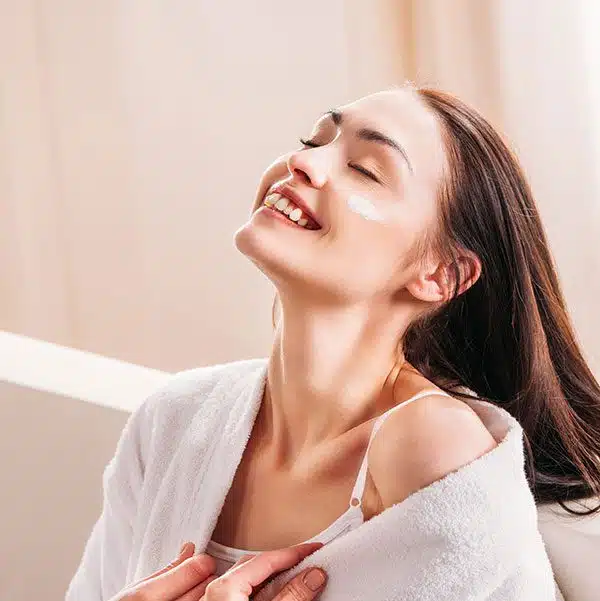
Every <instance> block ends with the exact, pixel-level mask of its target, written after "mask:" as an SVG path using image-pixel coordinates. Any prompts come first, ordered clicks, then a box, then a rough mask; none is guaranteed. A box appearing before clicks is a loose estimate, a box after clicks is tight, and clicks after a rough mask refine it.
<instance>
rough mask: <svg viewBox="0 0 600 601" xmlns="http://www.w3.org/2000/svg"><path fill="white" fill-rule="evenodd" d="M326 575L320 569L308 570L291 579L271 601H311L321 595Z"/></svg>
mask: <svg viewBox="0 0 600 601" xmlns="http://www.w3.org/2000/svg"><path fill="white" fill-rule="evenodd" d="M326 583H327V574H326V573H325V572H324V571H323V570H321V569H320V568H308V569H306V570H304V571H302V572H300V574H297V575H296V576H294V578H292V579H291V580H290V581H289V582H288V583H287V584H286V585H285V586H284V587H283V588H282V589H281V590H280V591H279V593H277V595H275V597H274V598H273V599H272V601H312V600H313V599H314V598H315V597H317V596H318V595H320V594H321V591H322V590H323V589H324V588H325V584H326Z"/></svg>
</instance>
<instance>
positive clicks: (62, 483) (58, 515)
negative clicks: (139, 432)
mask: <svg viewBox="0 0 600 601" xmlns="http://www.w3.org/2000/svg"><path fill="white" fill-rule="evenodd" d="M0 398H1V399H2V402H0V423H2V424H10V427H7V428H3V431H2V436H0V456H1V457H2V461H1V462H0V481H1V482H2V493H1V495H0V532H1V533H2V536H1V537H0V557H2V561H1V562H0V599H2V600H3V601H4V600H6V601H8V600H9V599H15V600H17V599H18V600H19V601H21V600H22V601H26V600H30V599H48V600H50V599H52V600H56V601H57V600H59V599H63V598H64V594H65V591H66V589H67V586H68V583H69V582H70V579H71V577H72V576H73V573H74V572H75V568H76V566H77V565H78V564H79V561H80V559H81V555H82V552H83V546H84V544H85V541H86V540H87V538H88V536H89V534H90V531H91V528H92V524H93V523H94V522H95V521H96V519H97V518H98V516H99V515H100V510H101V508H102V481H101V478H102V472H103V470H104V467H105V465H106V463H107V462H108V460H109V459H110V457H111V456H112V455H113V453H114V449H115V447H116V444H117V440H118V438H119V434H120V432H121V430H122V428H123V426H124V425H125V421H126V419H127V416H128V413H127V412H124V411H119V410H117V409H108V408H106V407H102V406H100V405H93V404H90V403H82V402H80V401H78V400H76V399H73V398H70V397H66V396H62V395H53V394H50V393H47V392H43V391H38V390H34V389H31V388H27V387H25V386H18V385H16V384H8V383H4V382H0ZM82 601H84V600H82Z"/></svg>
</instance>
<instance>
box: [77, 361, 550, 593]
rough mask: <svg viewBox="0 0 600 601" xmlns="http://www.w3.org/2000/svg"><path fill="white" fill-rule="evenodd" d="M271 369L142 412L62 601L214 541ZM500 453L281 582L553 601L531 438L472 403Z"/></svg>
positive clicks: (178, 378) (177, 388)
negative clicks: (305, 577)
mask: <svg viewBox="0 0 600 601" xmlns="http://www.w3.org/2000/svg"><path fill="white" fill-rule="evenodd" d="M266 371H267V362H266V360H264V359H256V360H250V361H240V362H235V363H229V364H224V365H217V366H211V367H203V368H198V369H194V370H188V371H185V372H180V373H179V374H176V375H175V376H173V377H172V378H171V379H170V380H169V382H168V383H167V384H166V385H165V387H164V388H163V389H161V390H160V391H158V392H157V393H156V394H155V395H152V396H151V397H150V398H149V399H147V400H146V401H144V402H143V403H142V405H141V406H140V407H139V408H138V409H137V410H136V411H134V413H133V414H132V415H131V416H130V418H129V419H128V421H127V424H126V426H125V428H124V430H123V433H122V435H121V438H120V440H119V443H118V445H117V450H116V453H115V455H114V457H113V458H112V460H111V461H110V463H109V464H108V465H107V467H106V469H105V471H104V475H103V491H104V495H103V509H102V513H101V515H100V517H99V518H98V520H97V522H96V523H95V525H94V527H93V530H92V532H91V534H90V537H89V539H88V541H87V543H86V545H85V549H84V553H83V557H82V560H81V563H80V565H79V567H78V569H77V571H76V573H75V575H74V577H73V579H72V581H71V584H70V586H69V590H68V592H67V595H66V600H67V601H107V600H108V599H110V598H111V597H112V596H113V595H115V594H116V593H117V592H118V591H120V590H121V589H123V587H124V586H125V585H126V584H128V583H130V582H132V581H134V580H137V579H139V578H142V577H144V576H147V575H149V574H150V573H152V572H154V571H156V570H157V569H159V568H161V567H163V566H165V565H166V564H168V563H169V562H170V561H172V560H173V559H174V558H175V557H176V556H177V554H178V552H179V548H180V546H181V544H182V543H183V542H185V541H187V540H190V541H192V542H194V543H195V544H196V549H197V552H202V551H203V550H204V549H205V548H206V545H207V543H208V541H209V540H210V538H211V534H212V532H213V530H214V528H215V525H216V522H217V519H218V516H219V514H220V511H221V507H222V506H223V503H224V501H225V497H226V495H227V492H228V490H229V488H230V486H231V483H232V481H233V477H234V475H235V472H236V469H237V467H238V465H239V462H240V460H241V457H242V454H243V451H244V448H245V446H246V444H247V442H248V439H249V437H250V433H251V430H252V426H253V424H254V420H255V418H256V415H257V413H258V409H259V407H260V403H261V400H262V395H263V391H264V386H265V382H266ZM469 403H470V405H471V406H472V407H473V409H474V410H475V411H477V413H478V414H479V415H480V416H481V419H482V420H483V422H484V423H485V424H486V426H487V427H488V429H489V430H490V432H491V433H492V435H493V436H494V437H495V439H496V440H497V442H498V443H499V444H498V446H497V447H496V448H494V449H493V450H492V451H490V452H488V453H486V454H485V455H484V456H482V457H480V458H479V459H477V460H475V461H473V462H472V463H470V464H468V465H466V466H464V467H462V468H460V469H459V470H457V471H455V472H453V473H451V474H449V475H447V476H445V477H444V478H442V479H441V480H438V481H437V482H434V483H433V484H431V485H429V486H427V487H426V488H424V489H422V490H420V491H418V492H416V493H414V494H412V495H410V496H409V497H408V498H407V499H405V500H404V501H402V502H401V503H399V504H397V505H394V506H392V507H390V508H389V509H386V510H385V511H383V512H382V513H381V514H379V515H378V516H376V517H375V518H373V519H371V520H369V521H368V522H366V523H365V524H363V525H362V526H360V527H359V528H357V529H356V530H353V531H351V532H349V533H347V534H345V535H344V536H342V537H341V538H339V539H337V540H334V541H333V542H331V543H330V544H328V545H326V546H324V547H323V548H322V549H320V550H319V551H317V552H316V553H313V554H312V555H311V556H310V557H309V558H307V559H306V560H304V561H303V562H302V563H301V564H300V565H299V566H297V568H294V569H293V570H291V571H289V572H288V573H286V574H284V575H282V576H280V577H278V578H276V579H275V580H274V581H273V582H272V583H271V584H270V585H268V586H267V587H266V588H265V589H263V591H262V592H261V594H260V597H259V601H264V600H265V599H267V598H268V596H269V595H270V594H272V593H273V592H274V591H275V590H277V588H278V586H279V585H280V584H281V583H282V582H283V581H284V580H286V579H287V578H288V577H289V576H290V575H291V574H293V573H295V572H297V571H298V570H300V569H302V568H303V567H306V566H308V565H319V566H322V567H324V568H325V569H326V570H327V572H328V575H329V581H328V585H327V587H326V589H325V591H324V593H323V594H322V596H321V599H322V601H417V600H418V601H442V600H444V601H484V600H485V601H553V600H554V599H555V594H556V593H555V584H554V579H553V574H552V569H551V566H550V562H549V559H548V556H547V554H546V551H545V547H544V543H543V540H542V538H541V535H540V533H539V531H538V527H537V511H536V506H535V503H534V500H533V497H532V495H531V492H530V490H529V487H528V485H527V481H526V478H525V472H524V453H523V437H522V429H521V427H520V425H519V423H518V422H517V421H516V420H515V419H514V418H513V417H512V416H510V415H509V414H508V413H507V412H506V411H504V410H503V409H500V408H498V407H496V406H495V405H491V404H489V403H486V402H483V401H472V402H469Z"/></svg>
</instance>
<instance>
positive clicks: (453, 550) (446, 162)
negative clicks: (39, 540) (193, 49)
mask: <svg viewBox="0 0 600 601" xmlns="http://www.w3.org/2000/svg"><path fill="white" fill-rule="evenodd" d="M235 244H236V247H237V248H238V249H239V250H240V251H241V253H243V254H244V255H245V256H246V257H247V258H248V259H249V260H251V261H252V262H253V263H254V264H255V265H256V266H257V267H258V268H259V269H260V270H261V271H262V272H263V273H264V274H265V275H266V276H267V277H268V278H269V279H270V280H271V281H272V282H273V284H274V285H275V287H276V289H277V298H278V302H279V306H280V315H279V319H278V321H277V323H276V328H275V335H274V341H273V347H272V351H271V354H270V357H269V358H268V359H267V360H263V359H260V360H256V361H245V362H236V363H230V364H226V365H219V366H213V367H208V368H202V369H199V370H191V371H189V372H183V373H181V374H179V375H178V376H177V377H176V378H175V379H174V380H173V381H172V383H171V384H170V385H168V386H167V387H166V388H165V389H164V390H162V391H161V392H160V393H158V394H157V395H156V396H154V397H152V398H151V399H149V400H148V401H147V402H146V403H145V404H144V405H143V406H142V407H141V408H140V410H139V411H137V412H135V413H134V415H133V416H132V418H131V420H130V422H128V426H127V428H126V431H125V432H124V434H123V437H122V441H121V442H120V444H119V447H118V449H117V453H116V455H115V458H114V460H113V462H112V463H111V465H110V466H109V470H108V472H107V474H106V476H105V507H104V510H103V513H102V516H101V517H100V519H99V521H98V523H97V525H96V527H95V528H94V531H93V533H92V535H91V537H90V541H89V542H88V546H87V547H86V552H85V554H84V557H83V560H82V564H81V566H80V569H79V570H78V572H77V574H76V575H75V578H74V580H73V582H72V586H71V593H70V594H71V596H70V597H68V598H69V599H80V598H81V599H83V598H85V599H98V600H99V599H106V598H108V597H109V596H110V595H111V594H114V593H115V592H116V591H117V590H118V588H119V587H123V586H125V584H126V583H127V582H128V581H130V580H131V579H134V578H140V577H142V576H144V575H146V574H148V573H151V572H152V571H153V570H155V569H157V568H159V567H160V566H161V565H163V564H164V563H166V560H168V558H169V557H170V556H172V555H174V554H175V552H176V549H177V548H178V546H179V545H180V544H181V542H182V541H184V540H192V542H194V543H195V544H196V547H197V548H198V549H199V550H200V551H206V552H207V553H208V554H210V555H211V556H212V557H213V559H214V560H215V564H216V566H217V573H219V574H221V573H223V572H225V571H226V570H228V569H229V568H230V567H231V566H233V565H234V563H235V562H236V561H238V560H239V559H240V558H241V557H243V556H244V555H246V554H248V553H251V554H252V553H256V552H259V551H264V550H270V549H275V548H279V547H287V546H290V545H293V544H297V543H301V542H320V543H323V544H324V547H323V548H322V549H320V550H319V551H317V552H316V553H315V554H314V555H313V556H311V560H313V559H314V561H315V562H316V561H319V560H318V558H319V557H320V558H322V560H323V561H324V562H326V563H327V566H328V569H329V571H330V575H331V576H332V578H331V581H330V584H329V586H328V588H327V590H326V593H325V594H326V595H329V596H331V599H335V600H336V601H337V600H339V601H341V600H342V599H344V601H351V599H357V600H358V599H362V600H363V601H364V599H365V598H366V597H367V596H368V594H369V591H370V592H371V593H373V591H375V589H377V591H378V594H377V595H376V596H381V597H382V598H394V599H407V600H408V599H411V600H412V599H414V598H421V599H438V598H442V597H443V598H445V599H449V600H450V601H458V600H459V599H460V600H462V599H465V598H473V599H478V600H482V601H483V600H490V601H491V600H492V599H500V598H502V599H503V600H509V601H516V600H523V601H525V600H527V601H532V600H534V601H537V600H539V601H547V600H548V599H551V598H552V595H553V591H554V587H553V581H552V570H551V567H550V565H549V562H548V557H547V555H546V553H545V549H544V545H543V543H542V540H541V538H540V535H539V532H538V529H537V522H536V511H535V504H536V503H538V504H542V503H550V502H553V503H556V502H559V503H563V504H565V506H566V503H567V501H573V500H576V499H583V498H587V497H591V496H592V495H597V494H599V493H600V466H599V465H598V457H599V456H600V388H599V386H598V383H597V382H596V381H595V380H594V378H593V376H592V374H591V372H590V370H589V369H588V367H587V365H586V364H585V362H584V360H583V358H582V355H581V353H580V351H579V348H578V346H577V343H576V340H575V336H574V334H573V331H572V329H571V326H570V323H569V319H568V315H567V312H566V309H565V304H564V300H563V298H562V294H561V290H560V286H559V283H558V279H557V276H556V273H555V270H554V266H553V263H552V258H551V254H550V251H549V249H548V245H547V242H546V237H545V234H544V230H543V227H542V224H541V221H540V218H539V215H538V212H537V208H536V205H535V202H534V199H533V198H532V195H531V193H530V190H529V187H528V185H527V182H526V180H525V178H524V176H523V173H522V171H521V169H520V167H519V165H518V163H517V161H516V159H515V157H514V156H513V154H512V153H511V152H510V150H509V149H508V148H507V146H506V145H505V144H504V142H503V141H502V140H501V138H500V136H499V135H498V134H497V133H496V132H495V131H494V130H493V128H492V127H491V126H490V125H489V124H488V123H487V122H486V121H485V120H484V119H483V118H482V117H481V116H480V115H478V114H477V113H476V112H474V111H473V110H472V109H470V108H469V107H467V106H465V105H464V104H463V103H462V102H460V101H459V100H457V99H456V98H453V97H451V96H449V95H446V94H443V93H440V92H437V91H433V90H426V89H414V88H410V87H408V88H403V89H394V90H389V91H384V92H379V93H377V94H373V95H370V96H367V97H365V98H361V99H359V100H357V101H355V102H352V103H350V104H348V105H346V106H344V107H340V108H338V109H336V110H334V111H329V112H328V113H326V114H325V115H323V116H322V117H321V118H320V119H319V120H318V121H317V123H316V125H315V127H314V129H313V131H312V133H311V136H310V139H309V140H305V141H303V143H302V147H301V148H298V149H297V150H294V151H292V152H290V153H288V154H286V155H284V156H283V157H280V158H279V159H277V160H276V161H275V162H274V163H273V164H272V165H270V166H269V167H268V168H267V170H266V171H265V173H264V174H263V176H262V179H261V181H260V183H259V186H258V191H257V194H256V199H255V202H254V206H253V208H252V212H251V216H250V218H249V220H248V222H247V223H245V224H244V225H242V226H241V227H240V228H239V229H238V231H237V232H236V234H235ZM524 443H525V448H526V449H527V450H528V452H529V457H528V459H529V461H528V462H527V463H526V464H524V455H523V445H524ZM504 495H509V498H510V501H505V500H504ZM592 511H597V508H596V509H591V510H589V512H592ZM375 517H377V518H378V519H373V518H375ZM115 549H116V550H117V551H118V552H116V551H115ZM519 550H520V551H522V552H520V551H519ZM518 551H519V552H518ZM358 558H360V561H361V562H363V561H365V562H367V564H368V566H367V567H366V568H365V569H364V570H363V569H361V565H359V564H357V563H356V562H357V561H358ZM489 566H494V569H493V570H490V569H489ZM359 574H360V577H357V576H356V575H359ZM369 587H371V588H369ZM373 587H374V588H373Z"/></svg>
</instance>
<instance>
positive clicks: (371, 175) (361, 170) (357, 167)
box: [300, 138, 381, 184]
mask: <svg viewBox="0 0 600 601" xmlns="http://www.w3.org/2000/svg"><path fill="white" fill-rule="evenodd" d="M300 144H302V146H306V147H307V148H318V147H319V144H315V143H314V142H313V141H312V140H305V139H304V138H300ZM349 166H350V167H351V168H352V169H354V170H356V171H358V172H359V173H362V174H363V175H364V176H365V177H368V178H369V179H372V180H373V181H374V182H377V183H378V184H379V183H381V182H380V181H379V178H378V177H377V176H376V175H375V174H374V173H371V172H370V171H369V170H368V169H365V168H364V167H361V166H360V165H353V164H350V165H349Z"/></svg>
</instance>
